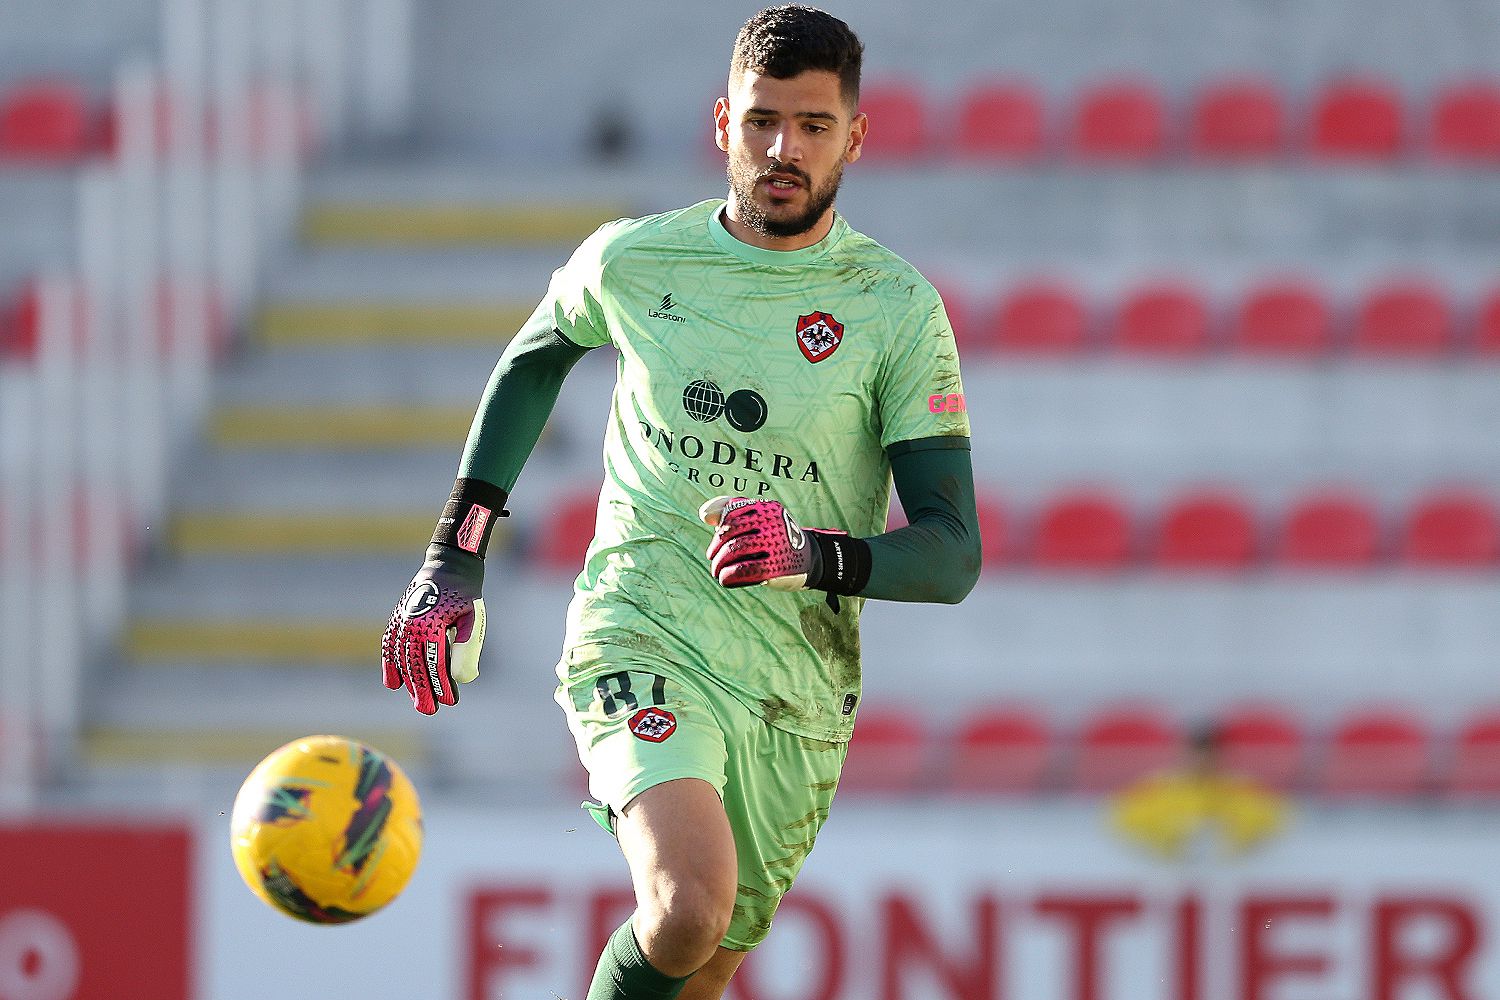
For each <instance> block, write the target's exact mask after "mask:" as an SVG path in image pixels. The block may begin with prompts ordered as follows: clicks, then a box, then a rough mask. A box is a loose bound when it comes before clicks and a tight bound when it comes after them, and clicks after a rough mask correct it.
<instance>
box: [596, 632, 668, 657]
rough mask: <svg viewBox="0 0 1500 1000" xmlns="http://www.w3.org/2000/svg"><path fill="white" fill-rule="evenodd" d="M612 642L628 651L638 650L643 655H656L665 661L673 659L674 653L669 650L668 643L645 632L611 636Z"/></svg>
mask: <svg viewBox="0 0 1500 1000" xmlns="http://www.w3.org/2000/svg"><path fill="white" fill-rule="evenodd" d="M610 641H611V642H612V643H614V644H615V645H616V646H624V647H625V648H626V649H636V650H640V651H641V652H643V653H655V654H656V655H657V656H660V657H662V658H663V659H671V658H672V653H671V651H670V650H669V649H667V646H666V643H664V642H662V641H661V640H660V639H658V638H657V637H656V636H654V635H647V634H646V633H644V632H626V633H624V634H622V635H618V636H611V637H610Z"/></svg>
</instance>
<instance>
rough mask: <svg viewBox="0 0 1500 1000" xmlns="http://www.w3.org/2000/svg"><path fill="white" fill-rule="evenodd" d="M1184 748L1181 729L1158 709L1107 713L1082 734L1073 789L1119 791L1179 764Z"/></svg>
mask: <svg viewBox="0 0 1500 1000" xmlns="http://www.w3.org/2000/svg"><path fill="white" fill-rule="evenodd" d="M1185 748H1186V739H1185V735H1184V733H1183V732H1182V730H1181V728H1180V727H1179V726H1178V725H1177V724H1176V723H1175V722H1173V721H1172V720H1171V719H1170V718H1168V717H1167V716H1166V715H1164V714H1163V713H1161V712H1159V711H1157V710H1156V709H1153V708H1147V707H1138V706H1122V707H1117V708H1112V709H1107V710H1105V711H1103V712H1100V713H1098V714H1097V715H1095V716H1094V717H1093V718H1091V719H1089V720H1088V721H1087V722H1086V723H1085V725H1084V727H1083V729H1082V730H1081V731H1080V732H1079V735H1078V743H1077V756H1076V758H1075V760H1074V762H1073V786H1074V787H1075V788H1076V789H1077V790H1078V791H1083V792H1116V791H1119V790H1120V789H1122V788H1124V787H1125V786H1127V785H1129V784H1131V783H1132V782H1135V781H1138V780H1140V779H1141V778H1144V777H1147V776H1149V775H1152V774H1157V773H1160V772H1163V771H1167V770H1169V769H1171V768H1173V767H1176V766H1179V765H1180V764H1181V763H1182V761H1183V751H1184V749H1185Z"/></svg>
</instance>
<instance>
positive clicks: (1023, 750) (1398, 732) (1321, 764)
mask: <svg viewBox="0 0 1500 1000" xmlns="http://www.w3.org/2000/svg"><path fill="white" fill-rule="evenodd" d="M868 718H869V719H870V720H871V722H870V724H869V725H868V726H867V727H866V722H865V719H866V716H865V715H862V716H861V720H860V726H861V727H862V728H861V729H860V731H859V735H858V736H857V737H856V740H855V743H854V745H853V747H852V748H851V750H850V757H849V760H850V763H849V765H848V766H847V767H846V771H845V780H844V781H843V782H842V783H841V784H840V786H839V794H840V795H846V796H858V795H862V794H866V793H876V794H888V793H892V792H898V791H902V790H905V791H908V792H909V791H913V790H921V791H927V792H932V793H938V794H949V795H956V796H963V797H982V796H1015V795H1052V794H1059V793H1061V794H1075V793H1082V794H1088V795H1107V794H1112V793H1115V792H1119V791H1122V790H1124V789H1125V788H1127V787H1128V786H1129V785H1130V784H1131V783H1133V782H1135V781H1138V780H1142V779H1145V778H1149V777H1151V776H1153V775H1158V774H1164V773H1168V772H1170V771H1172V770H1174V769H1176V768H1179V767H1182V766H1185V765H1186V764H1187V763H1188V759H1187V750H1188V746H1189V744H1190V743H1191V742H1193V741H1194V738H1193V737H1191V736H1190V734H1189V732H1188V729H1187V728H1186V727H1184V726H1183V725H1181V724H1180V723H1179V722H1178V721H1177V720H1176V719H1174V718H1173V717H1172V715H1171V714H1170V712H1169V710H1168V708H1167V706H1165V705H1160V704H1157V705H1152V704H1146V703H1135V704H1122V705H1116V706H1112V707H1108V708H1105V709H1102V710H1100V711H1098V712H1096V713H1094V714H1092V715H1090V716H1089V717H1087V718H1086V719H1085V720H1084V721H1083V723H1082V724H1081V725H1080V726H1079V727H1078V728H1077V729H1071V728H1068V727H1064V726H1060V725H1058V724H1057V721H1056V720H1055V719H1054V718H1052V717H1050V716H1049V714H1048V712H1046V711H1044V710H1041V709H1038V708H1036V707H1034V706H1030V705H1019V704H1004V705H994V706H989V707H980V708H975V709H971V710H968V711H967V712H964V713H963V714H961V715H960V716H959V717H958V720H957V723H956V725H954V724H946V723H945V724H944V725H929V724H926V723H924V722H923V721H921V707H920V706H917V705H912V706H909V707H907V708H904V709H903V708H901V707H899V706H896V705H893V704H889V703H886V704H883V705H881V706H880V707H879V708H878V709H876V710H873V711H870V712H869V714H868ZM1192 728H1193V729H1194V730H1201V731H1202V732H1203V733H1204V734H1205V737H1204V738H1205V740H1206V741H1207V743H1206V750H1207V753H1208V755H1209V756H1208V757H1207V759H1206V761H1205V762H1204V764H1206V766H1209V767H1211V768H1213V769H1214V770H1216V771H1218V772H1221V773H1224V774H1229V775H1234V776H1237V777H1240V778H1246V779H1249V780H1251V781H1254V782H1256V783H1258V784H1260V785H1262V786H1263V787H1265V788H1267V789H1270V790H1272V791H1275V792H1280V793H1283V794H1288V795H1291V796H1295V797H1298V798H1302V799H1308V800H1318V801H1323V802H1326V803H1329V804H1334V805H1337V804H1342V803H1348V804H1356V803H1368V802H1372V801H1399V800H1405V799H1411V798H1414V797H1422V798H1424V799H1425V798H1427V797H1429V796H1432V795H1434V794H1441V795H1442V796H1444V797H1446V798H1448V799H1449V800H1451V801H1454V802H1483V803H1493V802H1496V801H1500V710H1496V709H1492V708H1490V709H1486V708H1481V709H1478V710H1476V711H1474V712H1473V713H1471V714H1470V715H1468V716H1466V717H1465V718H1463V719H1461V720H1460V721H1459V722H1458V723H1457V724H1456V725H1454V726H1453V727H1452V728H1451V729H1441V728H1436V727H1433V726H1432V725H1431V724H1430V723H1429V722H1428V721H1427V720H1425V719H1423V718H1421V717H1420V716H1418V715H1416V714H1415V713H1412V712H1410V711H1407V710H1405V709H1402V708H1400V707H1387V706H1378V707H1362V708H1355V709H1352V710H1350V711H1348V712H1346V713H1342V714H1337V715H1335V716H1334V717H1332V718H1330V719H1329V720H1327V721H1326V722H1325V723H1322V724H1319V725H1309V724H1308V723H1307V721H1306V720H1305V717H1304V715H1303V713H1302V710H1300V709H1299V708H1298V707H1296V706H1295V705H1294V704H1293V703H1292V702H1290V701H1286V702H1268V701H1257V702H1246V703H1236V704H1228V705H1225V706H1223V707H1222V708H1221V709H1220V710H1219V711H1217V712H1216V713H1214V714H1213V715H1212V716H1211V717H1208V718H1204V719H1201V720H1198V721H1197V722H1196V723H1195V724H1194V726H1193V727H1192ZM861 741H864V745H863V747H862V748H861ZM861 749H862V750H863V753H861V752H860V750H861ZM856 758H861V759H859V760H856ZM1204 764H1199V765H1197V766H1204ZM851 769H852V772H853V778H852V779H851V778H850V777H849V775H850V773H851Z"/></svg>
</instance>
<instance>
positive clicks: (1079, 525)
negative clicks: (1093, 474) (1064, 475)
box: [1031, 492, 1133, 570]
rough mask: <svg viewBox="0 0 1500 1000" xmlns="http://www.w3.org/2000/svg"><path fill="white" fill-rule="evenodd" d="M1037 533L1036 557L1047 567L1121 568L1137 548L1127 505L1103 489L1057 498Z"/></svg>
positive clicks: (1034, 559)
mask: <svg viewBox="0 0 1500 1000" xmlns="http://www.w3.org/2000/svg"><path fill="white" fill-rule="evenodd" d="M1033 535H1034V542H1033V546H1032V549H1031V552H1032V561H1033V562H1034V563H1035V565H1037V566H1039V567H1042V568H1046V569H1088V570H1108V569H1119V568H1121V567H1123V566H1124V565H1125V564H1126V562H1127V561H1128V560H1129V558H1130V556H1131V554H1132V549H1133V543H1132V539H1131V531H1130V518H1129V515H1128V514H1127V512H1126V508H1125V505H1124V504H1123V503H1121V502H1120V501H1119V500H1117V499H1116V498H1114V497H1113V496H1111V495H1109V494H1107V493H1102V492H1078V493H1070V494H1066V495H1063V496H1059V497H1057V498H1055V499H1053V500H1052V501H1051V502H1050V503H1049V504H1048V505H1047V506H1046V507H1045V509H1043V510H1042V512H1041V515H1040V518H1039V520H1038V522H1037V526H1036V529H1035V531H1034V532H1033Z"/></svg>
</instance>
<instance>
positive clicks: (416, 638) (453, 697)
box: [380, 542, 484, 715]
mask: <svg viewBox="0 0 1500 1000" xmlns="http://www.w3.org/2000/svg"><path fill="white" fill-rule="evenodd" d="M483 583H484V560H483V559H481V558H479V556H477V555H474V554H472V553H470V552H465V551H463V550H461V549H457V548H454V547H453V546H451V545H441V544H438V543H436V542H434V543H433V544H432V545H429V546H428V547H427V561H426V562H425V563H423V564H422V568H421V569H420V570H418V571H417V575H416V576H415V577H413V578H412V581H411V584H410V585H409V586H408V587H407V588H406V594H405V596H404V597H402V599H401V603H400V604H398V605H396V610H395V611H394V612H392V614H391V620H390V623H389V624H388V625H386V627H385V636H384V638H383V639H382V641H381V644H380V659H381V670H382V673H383V680H384V681H385V686H386V687H388V688H390V689H391V690H392V691H394V690H395V689H397V688H399V687H405V688H406V690H407V693H409V694H410V695H411V700H412V704H413V705H414V706H415V707H416V709H417V711H418V712H421V713H422V714H423V715H432V714H434V713H435V712H437V710H438V706H439V705H456V704H458V685H459V684H467V683H468V682H469V681H472V680H473V679H474V678H476V677H478V676H479V650H480V647H482V646H483V645H484V598H483V597H481V596H480V591H481V587H482V585H483Z"/></svg>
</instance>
